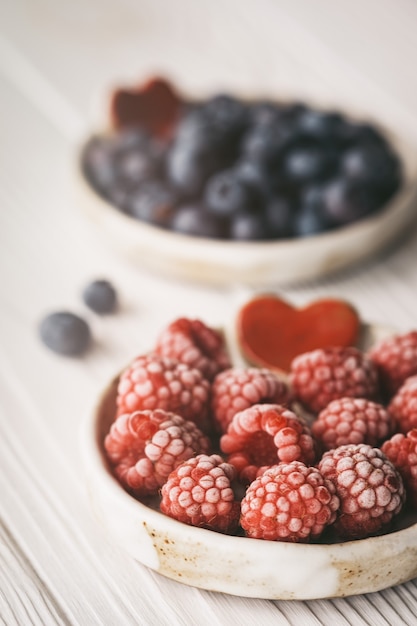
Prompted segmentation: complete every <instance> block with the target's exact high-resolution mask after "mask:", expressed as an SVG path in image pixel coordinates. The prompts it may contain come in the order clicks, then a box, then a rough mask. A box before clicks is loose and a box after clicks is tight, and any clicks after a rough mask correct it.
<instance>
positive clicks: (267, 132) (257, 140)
mask: <svg viewBox="0 0 417 626" xmlns="http://www.w3.org/2000/svg"><path fill="white" fill-rule="evenodd" d="M297 138H298V132H297V130H296V129H295V128H294V127H293V126H291V125H286V124H285V123H281V122H280V121H279V122H278V123H277V124H273V125H271V126H268V125H265V126H255V127H253V128H252V129H251V130H250V131H249V132H248V133H246V135H245V137H244V140H243V143H242V153H243V157H244V158H246V157H248V158H249V159H258V160H260V161H262V162H264V163H265V164H267V165H269V166H273V165H275V164H276V163H278V162H279V161H280V159H281V158H282V156H283V154H284V152H285V150H286V149H288V148H289V146H291V145H292V144H293V143H294V142H295V141H296V140H297Z"/></svg>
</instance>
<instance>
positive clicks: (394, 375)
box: [369, 330, 417, 397]
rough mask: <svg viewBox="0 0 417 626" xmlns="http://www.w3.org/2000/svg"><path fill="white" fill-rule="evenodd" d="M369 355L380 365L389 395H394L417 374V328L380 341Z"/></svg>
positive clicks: (381, 374) (381, 376) (382, 381)
mask: <svg viewBox="0 0 417 626" xmlns="http://www.w3.org/2000/svg"><path fill="white" fill-rule="evenodd" d="M369 357H370V358H371V359H372V361H373V362H374V363H375V364H376V365H377V367H378V370H379V375H380V378H381V383H382V387H383V388H384V389H385V391H386V393H387V396H388V397H390V396H392V395H393V394H394V393H396V391H398V389H399V388H400V387H401V385H402V384H403V383H404V382H405V380H406V379H407V378H409V377H410V376H414V375H415V374H417V330H413V331H411V332H409V333H405V334H403V335H394V336H393V337H388V338H387V339H384V340H382V341H380V342H379V343H378V344H376V345H375V346H374V347H372V348H371V350H370V351H369Z"/></svg>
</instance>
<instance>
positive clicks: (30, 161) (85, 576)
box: [0, 0, 417, 626]
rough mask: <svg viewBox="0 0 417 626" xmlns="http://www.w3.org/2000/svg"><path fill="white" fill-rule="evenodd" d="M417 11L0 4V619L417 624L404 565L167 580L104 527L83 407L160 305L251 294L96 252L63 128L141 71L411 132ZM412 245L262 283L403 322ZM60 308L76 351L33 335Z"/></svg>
mask: <svg viewBox="0 0 417 626" xmlns="http://www.w3.org/2000/svg"><path fill="white" fill-rule="evenodd" d="M202 24H204V29H202V26H201V25H202ZM416 26H417V9H416V5H415V3H413V2H412V1H411V0H382V1H381V2H376V0H370V1H369V2H367V3H363V2H359V0H353V1H350V2H347V1H346V0H342V1H341V2H338V3H334V2H330V1H329V0H318V2H315V3H309V2H307V1H300V2H297V3H294V2H289V1H287V0H277V1H273V0H259V1H258V2H256V3H252V2H247V1H246V2H238V1H237V0H225V1H224V2H222V3H221V5H220V3H195V2H194V3H193V2H191V0H177V2H175V3H166V2H163V1H162V0H140V1H139V2H134V1H131V0H122V1H121V2H116V0H104V1H101V0H75V1H74V2H72V3H64V2H53V1H52V0H36V1H35V2H32V1H31V0H26V1H25V0H15V1H14V2H3V3H2V4H1V6H0V139H1V144H0V284H1V285H2V288H1V289H0V337H1V351H0V398H1V402H0V520H1V523H0V623H1V624H5V625H6V626H12V625H13V626H14V625H18V626H26V625H27V624H29V625H30V624H36V625H37V624H39V625H40V624H46V625H47V626H49V625H53V624H59V625H61V624H63V625H65V626H66V625H71V626H72V625H76V626H78V625H80V626H95V625H96V624H100V625H101V624H103V625H105V626H107V625H109V626H113V625H114V624H117V625H119V624H120V625H122V626H123V625H125V624H126V625H134V624H144V625H153V624H155V625H158V626H159V625H165V624H166V625H167V626H168V625H181V626H182V625H184V626H188V625H195V624H196V625H199V626H200V625H202V626H205V625H206V624H207V626H209V625H210V626H213V625H214V626H216V625H219V626H224V625H226V626H228V625H229V624H230V625H234V624H249V623H254V624H262V625H264V624H265V625H268V624H274V625H275V624H277V625H279V626H280V625H281V624H282V625H291V626H293V625H294V626H298V625H299V624H303V626H304V625H307V626H308V625H310V624H311V625H315V626H316V625H317V626H318V625H321V624H324V625H329V626H330V625H332V626H333V625H334V624H335V623H337V624H341V625H342V626H343V625H346V626H347V625H349V626H356V625H362V624H369V625H372V626H380V625H381V626H385V625H393V626H396V625H399V626H400V625H402V624H406V625H410V626H411V625H413V624H415V623H416V621H417V608H416V607H417V584H416V581H410V582H409V583H407V584H404V585H400V586H398V587H396V588H393V589H387V590H384V591H382V592H380V593H377V594H369V595H367V596H357V597H353V598H349V599H342V598H340V599H337V600H327V601H309V602H283V601H261V600H256V599H255V600H248V599H245V598H239V597H231V596H226V595H222V594H218V593H212V592H204V591H199V590H197V589H193V588H190V587H186V586H184V585H181V584H178V583H175V582H173V581H170V580H168V579H165V578H162V577H161V576H159V575H158V574H155V573H153V572H150V571H148V570H147V569H146V568H144V567H142V566H141V565H139V564H138V563H136V562H132V561H131V560H130V559H128V558H127V557H126V556H125V554H124V553H122V552H121V551H119V550H118V549H117V548H116V547H115V546H114V545H113V543H112V541H111V539H110V538H109V537H107V535H105V533H104V531H103V530H102V529H101V527H100V526H99V524H98V523H97V520H96V519H95V518H94V515H93V512H92V510H91V508H90V502H89V497H88V493H87V491H86V487H85V478H84V474H83V468H82V467H81V462H80V455H79V445H78V444H79V440H78V438H79V428H80V424H81V422H82V420H83V417H84V416H85V415H86V413H87V412H88V411H90V410H91V408H92V406H93V404H94V402H95V398H96V396H97V394H98V392H99V391H100V390H101V388H102V387H103V386H104V384H105V383H106V382H107V380H108V379H109V378H110V376H112V375H113V373H114V372H115V371H117V370H119V369H120V367H122V366H123V365H124V364H125V363H127V361H128V360H130V359H131V358H132V357H133V356H135V355H136V354H137V353H139V352H142V351H144V350H147V349H148V348H149V342H150V341H151V338H153V337H156V334H157V332H158V331H159V330H160V329H161V328H162V327H163V326H164V325H165V324H166V323H168V322H169V321H171V320H172V319H174V318H175V317H177V316H180V315H183V314H184V313H186V314H187V315H190V316H195V317H201V318H202V319H205V320H206V321H207V322H208V323H211V324H214V325H216V326H217V325H223V324H225V323H228V322H230V320H231V319H232V316H233V314H234V312H235V311H236V308H237V306H238V305H239V303H240V302H241V301H242V299H243V298H245V297H247V296H248V295H249V293H250V292H248V291H246V290H240V289H235V290H227V289H209V288H203V287H201V286H196V285H188V284H185V283H172V282H168V281H166V280H164V279H163V278H162V277H161V276H157V275H152V274H149V273H146V272H144V271H141V270H140V269H138V268H137V267H134V266H132V265H130V264H129V263H128V262H126V261H125V260H124V259H122V258H121V257H119V256H117V255H115V254H113V253H111V252H109V250H108V248H107V247H106V245H105V244H104V242H103V241H102V240H100V239H99V238H97V237H96V234H95V232H94V230H93V229H92V228H91V226H89V225H88V224H87V223H86V222H85V221H84V218H83V216H82V215H81V212H80V211H79V210H78V206H77V201H76V194H75V193H74V187H73V184H74V180H73V178H72V167H73V157H74V146H75V143H76V141H77V139H78V137H79V135H80V134H81V133H82V132H83V131H84V130H85V128H86V127H88V126H89V124H91V122H92V119H93V117H94V119H95V116H96V115H98V114H99V113H100V111H101V112H102V110H103V104H102V96H103V94H104V92H105V90H106V89H107V87H108V85H110V84H111V83H112V82H114V81H116V80H120V79H126V80H131V79H133V78H135V77H137V76H141V75H143V74H147V73H150V72H151V71H153V70H154V69H160V70H161V71H164V72H167V73H168V74H170V75H172V76H174V77H175V78H176V79H178V80H179V81H180V82H181V84H183V85H184V87H185V88H189V89H195V90H199V91H201V92H204V91H208V90H210V89H212V88H214V87H215V86H219V87H222V86H223V87H224V86H230V87H231V88H236V89H241V90H247V89H249V90H251V91H253V90H258V89H259V90H263V91H271V90H272V91H274V92H275V93H277V92H279V90H280V89H282V90H285V91H293V92H294V93H298V94H299V95H300V96H304V95H308V96H311V97H314V98H321V97H323V95H326V96H328V95H329V94H330V95H332V96H333V97H334V100H335V102H340V103H345V102H347V101H348V102H350V103H352V105H358V106H365V107H369V108H370V109H374V108H375V107H376V108H377V109H378V111H379V112H380V113H381V114H382V115H383V116H385V118H386V119H387V120H389V121H392V123H393V124H395V125H398V127H402V128H404V127H405V128H407V130H408V132H410V134H412V133H416V134H417V113H416V111H417V109H416V104H417V90H416V86H415V81H414V75H413V68H414V64H413V62H412V61H413V59H414V60H415V59H416V57H417V51H416V46H417V43H416V39H415V29H416ZM416 261H417V235H416V233H415V232H410V234H409V236H408V238H407V239H404V240H403V241H402V242H401V244H400V245H398V246H396V247H395V248H393V250H392V251H390V252H389V253H387V254H385V255H384V256H381V257H380V258H378V259H375V260H372V261H370V262H369V263H367V264H366V265H365V266H363V267H362V268H361V270H360V271H355V272H346V273H343V274H341V275H340V276H338V277H335V278H332V279H328V280H324V281H320V282H316V283H306V284H303V285H299V286H297V287H294V288H292V289H283V290H281V289H279V290H278V289H277V292H279V293H280V295H282V296H283V297H286V298H288V299H289V300H291V301H292V302H294V304H295V305H302V304H305V303H306V302H309V301H310V300H312V299H314V298H317V297H325V296H331V297H342V298H346V299H349V300H350V301H351V302H352V303H353V304H354V305H355V306H357V308H358V309H359V311H360V312H361V314H362V316H363V317H364V318H365V319H367V320H372V321H375V322H377V323H381V324H391V325H392V324H394V325H396V326H397V327H398V328H399V329H401V330H407V329H410V328H412V327H415V325H416V311H417V272H416V270H415V268H416ZM100 276H105V277H107V278H110V279H111V280H112V281H113V282H114V283H115V285H117V287H118V290H119V292H120V294H121V308H120V312H119V313H118V315H117V316H114V317H108V318H100V319H98V318H97V317H96V316H94V315H93V314H91V313H89V312H88V311H86V310H85V309H84V308H83V306H82V304H81V300H80V292H81V289H82V287H83V286H84V285H85V284H86V283H87V282H88V281H89V280H90V279H92V278H95V277H100ZM57 308H69V309H71V310H75V311H78V312H80V313H82V314H83V315H85V316H86V317H87V319H88V320H89V321H90V323H91V326H92V328H93V333H94V339H95V342H94V348H93V350H92V351H91V353H90V354H89V355H88V356H87V357H86V358H85V359H83V360H65V359H59V358H57V357H55V356H54V355H52V354H50V353H48V352H46V351H45V350H44V349H43V347H42V346H41V344H40V342H39V340H38V337H37V324H38V323H39V320H40V319H41V317H42V316H43V315H44V314H45V313H46V312H49V311H50V310H55V309H57ZM214 558H215V557H214ZM277 567H279V564H277Z"/></svg>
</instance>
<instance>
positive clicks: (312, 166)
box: [282, 145, 338, 184]
mask: <svg viewBox="0 0 417 626" xmlns="http://www.w3.org/2000/svg"><path fill="white" fill-rule="evenodd" d="M337 166H338V162H337V159H336V158H335V156H334V154H333V153H332V152H330V151H328V150H324V149H323V148H320V147H319V146H317V145H307V146H302V145H301V146H299V147H294V148H293V149H292V150H289V151H288V153H287V154H286V155H285V157H284V160H283V165H282V172H283V174H284V176H286V177H287V178H288V179H289V180H290V181H292V182H294V183H300V184H305V183H308V182H311V181H319V180H322V179H325V178H329V177H330V176H331V175H332V174H333V173H334V172H335V170H336V169H337Z"/></svg>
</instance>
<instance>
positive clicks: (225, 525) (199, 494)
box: [160, 454, 240, 534]
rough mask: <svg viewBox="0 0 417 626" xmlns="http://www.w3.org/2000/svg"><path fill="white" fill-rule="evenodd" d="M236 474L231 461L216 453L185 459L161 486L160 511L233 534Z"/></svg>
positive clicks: (237, 512) (236, 509)
mask: <svg viewBox="0 0 417 626" xmlns="http://www.w3.org/2000/svg"><path fill="white" fill-rule="evenodd" d="M235 474H236V470H235V468H234V467H233V465H230V464H229V463H225V461H224V460H223V459H222V457H221V456H219V455H218V454H212V455H211V456H208V455H206V454H199V455H198V456H196V457H194V458H191V459H188V460H187V461H184V463H182V464H181V465H179V466H178V467H177V468H176V469H175V470H174V471H173V472H171V474H170V475H169V477H168V480H167V482H166V483H165V484H164V486H163V487H162V492H161V493H162V500H161V505H160V507H161V511H162V512H163V513H165V514H166V515H169V516H170V517H173V518H174V519H176V520H178V521H180V522H184V523H185V524H190V525H191V526H199V527H200V528H208V529H209V530H216V531H218V532H221V533H228V534H232V533H233V532H234V531H235V530H236V529H237V526H238V524H239V515H240V502H239V501H237V500H235V495H234V492H233V489H232V487H231V482H232V481H233V479H234V478H235Z"/></svg>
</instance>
